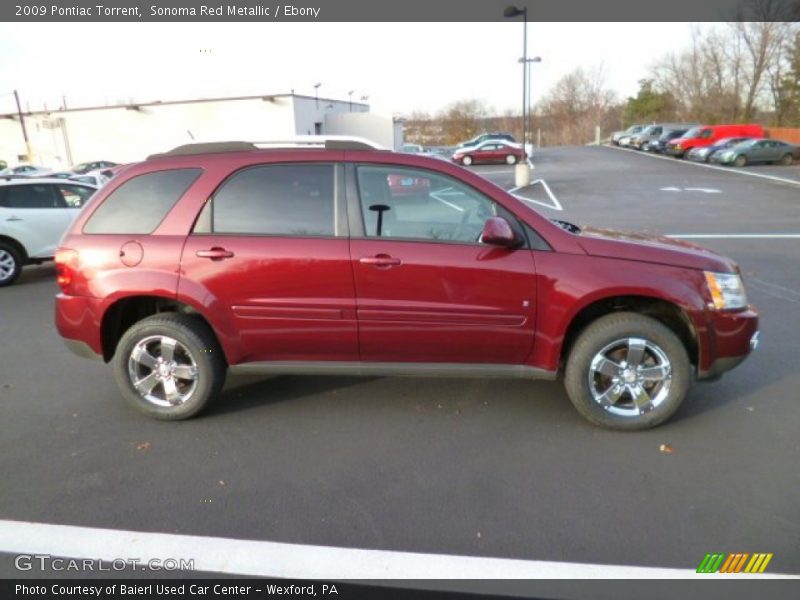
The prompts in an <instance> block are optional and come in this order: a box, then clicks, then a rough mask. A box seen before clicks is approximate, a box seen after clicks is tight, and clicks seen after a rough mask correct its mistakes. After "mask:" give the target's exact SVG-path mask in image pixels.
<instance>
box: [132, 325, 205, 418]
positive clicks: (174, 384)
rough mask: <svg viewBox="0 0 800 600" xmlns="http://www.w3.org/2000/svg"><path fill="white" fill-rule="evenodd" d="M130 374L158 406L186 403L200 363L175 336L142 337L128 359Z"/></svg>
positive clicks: (136, 388) (147, 398) (136, 387)
mask: <svg viewBox="0 0 800 600" xmlns="http://www.w3.org/2000/svg"><path fill="white" fill-rule="evenodd" d="M128 377H129V378H130V382H131V385H133V388H134V389H135V390H136V391H137V392H138V393H139V395H140V396H141V397H142V398H144V399H145V400H147V401H148V402H150V403H151V404H154V405H155V406H161V407H171V406H179V405H181V404H184V403H185V402H186V401H187V400H189V399H190V398H191V397H192V394H193V393H194V391H195V389H196V388H197V382H198V369H197V363H196V362H195V359H194V357H193V356H192V354H191V353H190V352H189V350H188V349H187V348H186V346H184V345H183V344H181V343H180V342H178V341H177V340H176V339H174V338H171V337H168V336H164V335H155V336H150V337H146V338H144V339H142V340H140V341H139V342H138V343H137V344H136V345H135V346H134V347H133V349H132V350H131V353H130V355H129V358H128Z"/></svg>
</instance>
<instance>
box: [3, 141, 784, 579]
mask: <svg viewBox="0 0 800 600" xmlns="http://www.w3.org/2000/svg"><path fill="white" fill-rule="evenodd" d="M534 162H535V166H536V168H535V170H534V171H533V179H534V180H543V181H544V182H545V184H546V185H544V184H543V183H541V182H537V183H534V184H533V185H532V186H530V187H528V188H525V189H522V190H517V191H516V192H515V193H517V194H519V195H521V196H524V197H526V198H528V199H529V200H530V201H532V202H534V203H537V205H538V206H539V208H541V210H542V211H543V212H544V213H546V214H549V215H550V216H552V217H554V218H559V219H565V220H569V221H574V222H576V223H579V224H581V223H591V224H593V225H600V226H606V227H614V228H620V229H637V230H647V231H650V232H655V233H660V234H667V235H675V236H679V237H687V238H688V239H691V240H692V241H694V242H696V243H699V244H702V245H705V246H708V247H710V248H712V249H714V250H717V251H719V252H721V253H724V254H727V255H730V256H732V257H733V258H734V259H735V260H737V261H738V262H739V264H740V265H741V267H742V270H743V272H744V274H745V282H746V285H747V286H748V293H749V297H750V300H751V302H752V303H754V304H755V305H756V306H757V307H758V309H759V310H760V312H761V315H762V326H761V332H762V333H761V340H762V343H761V347H760V349H759V350H758V351H757V352H756V353H755V354H754V355H753V356H752V357H751V358H750V359H749V360H747V361H746V362H745V363H744V364H743V365H742V366H741V367H739V368H738V369H736V370H734V371H732V372H731V373H729V374H727V375H726V376H725V377H723V379H722V380H720V381H718V382H714V383H705V384H696V385H695V386H694V388H693V389H692V391H691V393H690V397H689V399H688V401H687V402H686V404H685V405H684V406H683V408H682V409H681V410H680V412H679V413H678V415H677V416H676V417H675V418H673V419H672V420H671V421H670V422H668V423H667V424H665V425H663V426H661V427H659V428H657V429H655V430H651V431H646V432H640V433H618V432H609V431H604V430H601V429H598V428H595V427H593V426H591V425H589V424H588V423H587V422H585V421H584V420H583V419H582V418H581V417H580V416H579V415H578V414H577V412H575V410H574V409H573V408H572V406H571V404H570V403H569V401H568V400H567V397H566V394H565V393H564V391H563V389H562V387H561V384H560V383H550V382H527V381H498V380H485V381H481V380H450V379H431V380H423V379H405V378H388V377H381V378H365V379H357V378H346V377H299V376H297V377H295V376H282V377H274V378H263V377H241V376H240V377H236V378H233V377H231V378H229V380H228V383H227V386H226V388H225V391H224V393H223V396H222V397H221V398H220V399H219V400H218V401H217V402H216V403H215V404H214V405H213V407H211V408H210V410H207V411H206V412H205V413H204V414H203V415H202V416H201V417H199V418H196V419H194V420H190V421H186V422H180V423H164V422H157V421H153V420H150V419H147V418H146V417H143V416H141V415H139V414H138V413H136V412H134V411H133V410H131V409H129V408H128V407H127V405H125V404H124V402H123V401H122V399H121V397H120V396H119V394H118V392H117V390H116V387H115V385H114V382H113V379H112V375H111V372H110V370H109V369H108V368H107V367H106V366H105V365H102V364H98V363H93V362H90V361H85V360H82V359H80V358H77V357H74V356H72V355H71V354H69V353H68V352H67V351H66V350H65V349H64V347H63V345H62V342H61V340H60V338H59V336H58V334H57V333H56V331H55V328H54V325H53V319H52V312H53V296H54V294H55V293H56V285H55V283H54V281H53V268H52V267H51V266H49V265H44V266H41V267H33V268H28V269H26V270H25V272H24V274H23V275H22V277H21V279H20V281H19V282H18V283H17V284H16V285H14V286H12V287H10V288H5V289H2V290H0V339H1V340H2V341H3V349H2V351H1V352H2V354H0V357H2V359H1V360H0V421H1V422H2V423H3V426H2V437H1V440H2V441H1V442H0V472H1V473H2V474H3V483H2V486H0V519H7V520H17V521H34V522H40V523H56V524H67V525H78V526H86V527H105V528H113V529H124V530H136V531H149V532H161V533H182V534H193V535H203V536H215V537H225V538H238V539H249V540H268V541H274V542H291V543H296V544H308V545H325V546H337V547H347V548H362V549H373V550H395V551H409V552H421V553H432V554H446V555H466V556H480V557H497V558H517V559H531V560H541V561H561V562H570V563H597V564H606V565H630V566H647V567H674V568H683V569H691V570H694V569H695V568H696V567H697V564H698V563H699V562H700V560H701V559H702V558H703V556H704V555H705V553H707V552H772V553H774V558H773V560H772V562H771V564H770V568H769V571H770V572H773V573H791V574H800V545H798V543H797V540H798V539H799V538H800V505H798V502H797V492H798V490H800V471H798V468H797V462H798V458H800V436H798V431H800V369H798V365H800V361H798V354H797V339H798V333H800V320H798V318H797V315H798V314H799V313H798V311H799V310H800V269H798V268H797V264H798V261H799V260H800V210H798V208H800V166H795V167H786V168H779V167H774V168H757V169H753V168H751V169H750V170H751V171H752V172H753V173H761V174H766V175H770V176H773V175H774V176H776V177H779V178H781V179H795V180H797V181H798V183H797V184H794V183H789V182H783V181H778V180H775V179H766V178H762V177H752V176H750V175H743V174H739V173H735V172H733V171H731V170H730V169H726V170H720V169H707V168H703V167H696V166H693V165H687V164H685V163H683V162H680V161H674V160H673V161H671V162H668V161H665V160H659V159H655V158H652V157H649V156H643V155H640V154H637V153H633V152H627V151H621V150H617V149H612V148H604V147H586V148H554V149H546V150H542V151H541V152H539V153H537V155H536V157H535V159H534ZM475 170H476V171H477V172H479V173H482V174H483V175H485V176H486V177H487V178H489V179H491V180H492V181H495V182H496V183H497V184H498V185H501V186H503V187H504V188H506V189H511V188H513V187H514V183H513V168H508V167H504V166H486V167H477V168H476V169H475ZM554 199H555V201H554ZM548 206H549V207H550V208H548ZM555 207H560V208H561V209H562V210H556V209H555ZM741 236H749V237H741ZM790 236H795V237H790ZM665 444H666V445H668V446H669V447H670V448H671V449H672V452H671V453H664V452H662V451H661V450H660V448H661V446H662V445H665ZM3 563H4V561H2V560H0V575H2V576H6V577H8V576H11V575H13V574H14V571H13V569H12V567H11V565H10V561H5V564H3ZM475 575H476V576H479V575H480V574H479V573H476V574H475Z"/></svg>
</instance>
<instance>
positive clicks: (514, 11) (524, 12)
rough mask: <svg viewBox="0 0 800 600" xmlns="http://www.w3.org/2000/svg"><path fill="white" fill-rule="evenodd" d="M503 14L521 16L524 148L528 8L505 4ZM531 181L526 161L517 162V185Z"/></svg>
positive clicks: (523, 141) (508, 16)
mask: <svg viewBox="0 0 800 600" xmlns="http://www.w3.org/2000/svg"><path fill="white" fill-rule="evenodd" d="M503 16H504V17H505V18H506V19H515V18H517V17H519V16H522V148H523V151H524V150H525V140H526V138H527V135H526V134H527V131H526V128H525V120H526V119H525V110H526V104H527V102H526V100H527V94H528V8H527V7H523V8H517V7H516V6H507V7H506V9H505V10H504V11H503ZM530 182H531V171H530V169H529V168H528V165H527V161H522V162H520V163H517V167H516V171H515V183H516V184H517V187H524V186H526V185H528V184H530Z"/></svg>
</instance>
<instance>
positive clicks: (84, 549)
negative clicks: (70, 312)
mask: <svg viewBox="0 0 800 600" xmlns="http://www.w3.org/2000/svg"><path fill="white" fill-rule="evenodd" d="M0 552H7V553H13V554H38V555H50V556H56V557H63V558H75V559H82V558H87V559H95V560H102V561H113V560H116V559H125V558H126V557H129V558H133V557H135V558H136V559H137V562H138V564H139V565H140V567H143V566H144V565H146V564H147V562H148V561H149V560H151V559H158V560H160V561H161V564H164V559H166V558H174V559H176V560H180V559H185V560H193V561H194V569H195V570H196V571H207V572H213V573H226V574H230V575H250V576H257V577H281V578H288V579H322V580H346V579H382V580H388V579H623V578H624V579H694V578H696V577H698V575H697V573H695V571H694V569H675V568H659V567H637V566H625V565H602V564H591V563H570V562H554V561H543V560H520V559H509V558H490V557H478V556H455V555H449V554H423V553H416V552H396V551H393V550H362V549H359V548H339V547H333V546H309V545H302V544H286V543H279V542H264V541H257V540H238V539H232V538H220V537H205V536H195V535H179V534H167V533H148V532H141V531H126V530H117V529H99V528H93V527H75V526H71V525H51V524H48V523H32V522H25V521H8V520H0ZM692 559H693V557H687V560H692ZM723 576H724V575H723ZM753 576H754V577H758V578H759V579H764V578H773V579H786V578H790V579H800V577H799V576H792V575H780V574H758V575H753ZM702 577H703V578H708V577H709V575H702ZM735 577H736V578H737V579H742V578H743V577H744V578H746V577H748V575H744V574H741V573H740V574H737V575H735Z"/></svg>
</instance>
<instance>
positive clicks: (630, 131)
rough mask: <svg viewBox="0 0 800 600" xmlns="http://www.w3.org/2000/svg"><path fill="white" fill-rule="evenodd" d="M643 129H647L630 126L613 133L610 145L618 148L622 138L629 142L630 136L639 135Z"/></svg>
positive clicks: (639, 126)
mask: <svg viewBox="0 0 800 600" xmlns="http://www.w3.org/2000/svg"><path fill="white" fill-rule="evenodd" d="M645 127H647V125H631V126H630V127H628V128H627V129H625V130H623V131H615V132H614V133H612V134H611V143H612V144H615V145H617V146H619V145H620V141H621V140H622V138H626V139H627V140H630V138H631V136H633V135H636V134H637V133H640V132H641V131H642V129H644V128H645Z"/></svg>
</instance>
